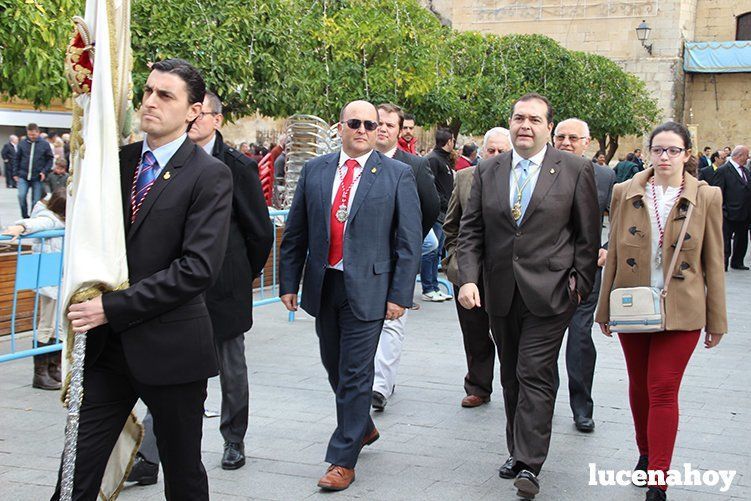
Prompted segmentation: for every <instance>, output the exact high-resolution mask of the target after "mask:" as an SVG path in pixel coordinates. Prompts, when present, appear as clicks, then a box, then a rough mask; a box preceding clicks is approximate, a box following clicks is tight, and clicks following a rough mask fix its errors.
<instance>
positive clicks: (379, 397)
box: [371, 391, 388, 412]
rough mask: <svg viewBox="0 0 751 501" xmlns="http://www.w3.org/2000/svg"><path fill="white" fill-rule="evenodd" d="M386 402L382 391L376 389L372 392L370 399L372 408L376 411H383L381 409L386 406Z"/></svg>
mask: <svg viewBox="0 0 751 501" xmlns="http://www.w3.org/2000/svg"><path fill="white" fill-rule="evenodd" d="M387 402H388V401H387V400H386V397H384V396H383V394H382V393H380V392H378V391H374V392H373V400H372V401H371V405H372V406H373V409H375V410H377V411H378V412H383V409H385V408H386V403H387Z"/></svg>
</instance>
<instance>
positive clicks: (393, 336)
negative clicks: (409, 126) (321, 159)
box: [372, 103, 441, 411]
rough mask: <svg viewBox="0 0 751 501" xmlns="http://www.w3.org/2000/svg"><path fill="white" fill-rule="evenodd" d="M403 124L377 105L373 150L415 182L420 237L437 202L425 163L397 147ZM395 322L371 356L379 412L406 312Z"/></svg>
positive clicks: (398, 115) (392, 377)
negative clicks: (404, 166) (401, 165)
mask: <svg viewBox="0 0 751 501" xmlns="http://www.w3.org/2000/svg"><path fill="white" fill-rule="evenodd" d="M402 124H404V111H402V109H401V108H400V107H399V106H397V105H395V104H392V103H383V104H380V105H378V130H377V132H378V134H377V135H376V150H377V151H379V152H381V153H383V154H384V155H386V156H387V157H389V158H393V159H394V160H398V161H400V162H403V163H405V164H407V165H409V166H410V167H411V168H412V173H413V174H414V175H415V180H416V182H417V196H418V197H420V212H422V238H425V237H426V236H427V234H428V232H430V229H431V228H432V227H433V223H435V221H436V219H437V218H438V211H439V210H440V207H441V206H440V199H439V198H438V190H437V189H436V187H435V180H434V179H433V174H432V173H431V171H430V167H428V160H427V159H425V158H420V157H417V156H415V155H412V154H410V153H406V152H405V151H403V150H400V149H399V148H398V147H397V144H398V140H399V132H400V131H401V127H402ZM408 311H409V310H406V311H405V312H404V315H403V316H402V317H401V318H398V319H396V320H387V321H385V322H384V323H383V331H381V339H380V341H378V351H376V356H375V378H374V381H373V402H372V405H373V408H374V409H375V410H377V411H383V410H384V408H385V407H386V403H387V402H388V399H389V397H390V396H391V394H392V393H393V392H394V386H395V385H396V373H397V371H398V369H399V361H400V360H401V356H402V344H403V343H404V331H405V329H406V327H407V312H408Z"/></svg>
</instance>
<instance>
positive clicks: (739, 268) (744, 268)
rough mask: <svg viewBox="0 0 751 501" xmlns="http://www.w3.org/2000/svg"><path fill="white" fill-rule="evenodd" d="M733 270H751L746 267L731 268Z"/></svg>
mask: <svg viewBox="0 0 751 501" xmlns="http://www.w3.org/2000/svg"><path fill="white" fill-rule="evenodd" d="M731 268H733V269H734V270H751V268H749V267H748V266H731Z"/></svg>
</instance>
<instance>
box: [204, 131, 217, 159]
mask: <svg viewBox="0 0 751 501" xmlns="http://www.w3.org/2000/svg"><path fill="white" fill-rule="evenodd" d="M214 144H216V133H214V135H213V136H211V141H209V142H208V143H206V144H204V145H203V146H202V147H203V151H205V152H206V153H208V154H209V156H213V155H212V153H213V152H214Z"/></svg>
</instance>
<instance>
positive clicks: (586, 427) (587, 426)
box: [574, 417, 595, 433]
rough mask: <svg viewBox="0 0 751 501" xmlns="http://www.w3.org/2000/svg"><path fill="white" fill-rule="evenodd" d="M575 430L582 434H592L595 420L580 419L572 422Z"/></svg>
mask: <svg viewBox="0 0 751 501" xmlns="http://www.w3.org/2000/svg"><path fill="white" fill-rule="evenodd" d="M574 424H575V425H576V429H577V430H579V431H580V432H582V433H592V432H593V431H595V420H594V419H592V418H588V417H580V418H576V419H575V420H574Z"/></svg>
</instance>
